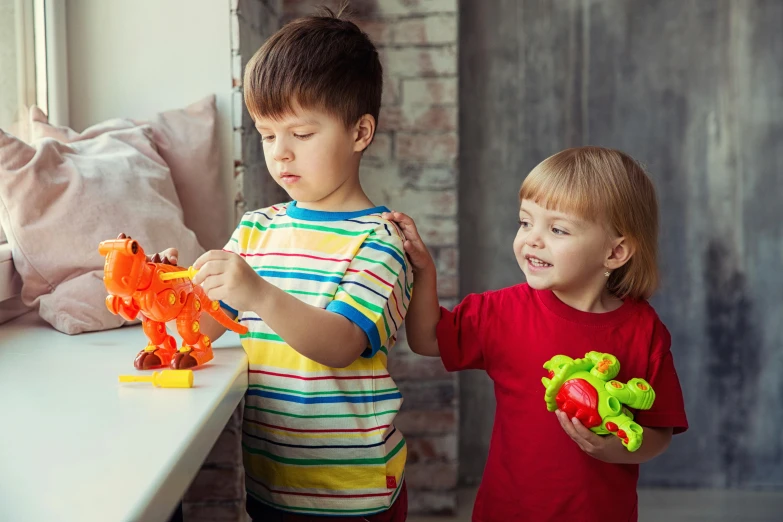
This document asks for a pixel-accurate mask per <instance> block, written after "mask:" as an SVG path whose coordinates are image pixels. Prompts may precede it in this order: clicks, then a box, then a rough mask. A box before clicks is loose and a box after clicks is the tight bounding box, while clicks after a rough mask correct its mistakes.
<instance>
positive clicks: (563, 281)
mask: <svg viewBox="0 0 783 522" xmlns="http://www.w3.org/2000/svg"><path fill="white" fill-rule="evenodd" d="M519 221H520V225H519V231H518V232H517V236H516V238H515V239H514V255H515V256H516V258H517V262H518V263H519V267H520V268H521V269H522V272H524V273H525V277H526V278H527V282H528V284H529V285H530V286H531V287H532V288H535V289H536V290H553V291H555V292H556V293H559V294H563V295H568V296H572V297H576V298H579V297H583V296H585V295H588V294H589V293H591V292H593V291H596V292H598V295H600V292H601V291H602V289H604V288H605V287H606V281H607V277H606V275H605V272H606V271H607V270H608V269H610V268H618V267H617V266H615V262H614V261H613V260H615V258H616V257H617V254H618V252H617V251H616V249H617V247H618V245H619V244H622V238H618V237H616V236H613V235H612V234H610V233H609V231H608V227H607V226H605V225H604V224H601V223H594V222H592V221H586V220H584V219H581V218H579V217H577V216H574V215H571V214H565V213H562V212H557V211H555V210H549V209H547V208H544V207H541V206H539V205H538V204H536V203H535V202H533V201H531V200H523V201H522V203H521V205H520V208H519Z"/></svg>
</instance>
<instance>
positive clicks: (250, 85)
mask: <svg viewBox="0 0 783 522" xmlns="http://www.w3.org/2000/svg"><path fill="white" fill-rule="evenodd" d="M322 10H323V14H322V15H321V16H308V17H305V18H300V19H297V20H294V21H292V22H290V23H289V24H287V25H285V26H284V27H283V28H282V29H280V30H279V31H277V32H276V33H275V34H274V35H272V37H271V38H269V40H267V41H266V42H265V43H264V45H263V46H261V48H260V49H259V50H258V51H257V52H256V54H255V55H253V57H252V58H251V59H250V61H249V62H248V64H247V66H246V67H245V77H244V91H245V104H246V105H247V108H248V110H249V111H250V115H251V116H252V117H253V118H254V119H256V118H258V117H270V118H275V119H277V118H282V117H284V116H285V115H288V114H291V113H293V108H294V107H295V105H296V104H298V105H299V106H301V107H302V108H305V109H318V110H322V111H324V112H326V113H328V114H331V115H332V116H334V117H336V118H338V119H340V120H342V121H343V122H344V123H345V125H346V127H348V126H351V125H353V124H354V123H356V122H357V121H358V120H359V118H361V117H362V116H363V115H365V114H370V115H372V116H373V117H374V118H375V122H376V126H377V124H378V113H379V112H380V107H381V93H382V91H383V69H382V67H381V62H380V60H379V58H378V51H377V49H376V48H375V46H374V45H373V43H372V42H371V41H370V38H369V37H368V36H367V34H365V33H364V32H363V31H362V30H361V29H359V27H358V26H357V25H356V24H354V23H353V22H350V21H348V20H342V19H340V16H342V13H343V11H344V8H343V9H341V10H340V11H338V12H337V13H336V14H335V13H334V12H333V11H331V10H329V9H327V8H322Z"/></svg>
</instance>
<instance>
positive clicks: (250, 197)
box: [184, 0, 458, 522]
mask: <svg viewBox="0 0 783 522" xmlns="http://www.w3.org/2000/svg"><path fill="white" fill-rule="evenodd" d="M341 3H342V2H341V1H339V0H232V10H233V12H234V13H235V17H234V18H235V20H234V24H233V28H232V36H233V38H234V47H235V50H234V63H235V66H234V82H235V87H236V100H235V109H234V110H235V112H236V118H235V145H234V149H235V165H236V172H235V174H236V187H237V198H236V201H237V217H239V216H241V215H242V213H243V212H244V211H245V210H246V209H250V208H258V207H262V206H265V205H269V204H273V203H277V202H280V201H285V200H286V199H287V198H286V195H285V193H284V192H282V189H280V188H279V187H278V186H277V184H276V183H274V181H272V180H271V178H270V177H269V174H268V172H267V170H266V167H265V164H264V157H263V152H262V150H261V148H260V143H259V140H258V136H257V133H256V131H255V129H254V128H253V125H252V121H251V120H250V117H249V115H248V114H247V111H246V110H244V107H243V104H242V100H241V95H242V93H241V73H242V70H243V68H244V65H245V64H246V63H247V60H249V59H250V57H251V56H252V55H253V53H254V52H255V51H256V49H258V48H259V47H260V46H261V44H262V43H263V41H264V40H265V39H266V38H267V37H268V36H269V35H271V34H272V33H273V32H274V31H275V30H276V29H277V28H278V27H279V26H280V25H281V24H282V23H285V22H287V21H289V20H291V19H293V18H297V17H299V16H303V15H308V14H312V13H313V10H314V7H315V6H319V5H327V6H329V7H332V8H334V9H337V8H338V6H339V4H341ZM351 9H352V11H353V13H354V17H353V18H354V20H355V21H356V22H357V23H358V24H359V25H360V26H361V27H362V29H364V30H365V31H366V32H367V33H368V34H369V35H370V37H371V38H372V39H373V41H374V42H375V44H376V45H377V46H378V49H379V52H380V55H381V61H382V63H383V67H384V73H385V78H384V97H383V106H382V108H381V115H380V123H379V126H378V132H377V134H376V138H375V141H374V142H373V144H372V145H371V146H370V148H369V149H368V151H367V153H366V154H365V157H364V159H363V161H362V167H361V176H362V183H363V185H364V187H365V188H366V190H367V191H368V193H369V196H370V198H371V199H372V200H373V201H374V202H375V203H376V204H383V205H387V206H389V207H390V208H393V209H395V210H400V211H402V212H406V213H408V214H410V215H411V216H413V218H414V219H416V221H417V224H418V226H419V230H420V231H421V233H422V236H423V237H424V239H425V241H426V242H427V245H428V246H429V247H430V250H431V252H432V254H433V256H434V257H435V261H436V263H437V266H438V273H439V288H438V291H439V294H440V297H441V301H442V302H443V303H444V304H446V305H447V306H451V305H452V304H454V302H455V301H456V298H457V292H458V288H457V287H458V284H457V282H458V273H457V264H458V253H457V146H458V141H457V140H458V135H457V130H458V128H457V125H458V118H457V116H458V112H457V0H353V1H352V2H351ZM389 371H390V372H391V374H392V376H393V377H394V378H395V380H396V381H397V383H398V385H399V387H400V389H401V391H402V393H403V397H404V404H403V408H402V411H401V413H400V415H399V416H398V418H397V422H396V424H397V427H398V428H399V429H400V430H401V431H402V432H403V433H404V434H405V435H406V438H407V439H408V445H409V454H408V468H407V472H406V473H407V475H406V476H407V481H408V486H409V491H410V493H409V496H410V511H411V513H442V514H451V513H453V512H454V510H455V504H456V492H455V488H456V485H457V467H458V458H457V431H458V429H457V427H458V414H457V384H456V379H455V378H454V377H453V376H451V375H449V374H447V373H446V372H445V371H444V370H443V366H442V364H441V363H440V360H439V359H434V358H433V359H430V358H422V357H418V356H416V355H414V354H413V353H412V352H411V351H410V349H409V348H408V346H407V344H406V341H405V335H404V332H402V333H401V335H400V336H399V342H398V344H397V346H396V347H395V349H394V350H393V351H392V353H391V357H390V359H389ZM240 419H241V415H240V413H239V412H237V413H236V414H235V415H234V416H233V417H232V419H231V421H230V422H229V424H228V426H227V427H226V430H225V431H224V433H223V434H222V435H221V437H220V439H219V440H218V443H217V444H216V445H215V448H214V449H213V450H212V453H211V454H210V456H209V457H208V458H207V461H206V462H205V464H204V466H203V468H202V470H201V471H200V473H199V474H198V476H197V477H196V479H195V480H194V482H193V484H192V485H191V487H190V489H189V491H188V493H187V494H186V497H185V506H184V510H185V519H186V520H187V521H188V522H200V521H237V520H244V519H245V515H244V507H243V505H244V504H243V503H244V500H243V495H244V494H243V487H244V486H243V471H242V467H241V455H240V449H239V437H240V434H241V429H240Z"/></svg>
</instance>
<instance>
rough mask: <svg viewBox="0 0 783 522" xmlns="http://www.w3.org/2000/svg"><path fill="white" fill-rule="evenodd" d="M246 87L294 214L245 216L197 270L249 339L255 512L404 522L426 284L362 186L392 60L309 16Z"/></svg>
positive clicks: (286, 208) (209, 324) (275, 40)
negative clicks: (418, 302)
mask: <svg viewBox="0 0 783 522" xmlns="http://www.w3.org/2000/svg"><path fill="white" fill-rule="evenodd" d="M244 89H245V103H246V104H247V107H248V110H249V111H250V113H251V115H252V116H253V119H254V121H255V125H256V128H257V129H258V131H259V133H260V135H261V140H262V143H263V148H264V156H265V158H266V164H267V167H268V168H269V172H270V174H271V175H272V176H273V177H274V179H275V181H276V182H277V183H278V184H280V185H281V186H282V187H283V188H284V189H285V190H286V192H287V193H288V194H289V195H290V196H291V198H292V199H293V200H294V201H292V202H290V203H288V204H282V205H275V206H272V207H269V208H266V209H262V210H258V211H255V212H248V213H247V214H245V215H244V216H243V218H242V221H241V223H240V225H239V227H238V228H237V229H236V231H235V232H234V234H233V236H232V238H231V240H230V241H229V242H228V244H227V245H226V247H225V249H224V251H222V252H221V251H212V252H208V253H206V254H204V256H202V257H201V258H200V259H199V260H197V261H196V263H195V264H194V267H195V268H197V269H198V270H199V272H198V274H197V275H196V276H195V277H194V278H193V283H194V284H201V285H202V287H203V288H204V290H205V291H206V292H207V295H208V297H209V298H210V299H212V300H220V301H221V302H222V303H223V306H224V308H225V309H226V310H227V311H229V312H230V313H231V314H234V315H238V317H239V320H240V321H241V322H242V323H243V324H245V325H246V326H247V327H248V328H249V330H250V331H249V332H248V333H247V334H246V335H243V336H242V345H243V347H244V349H245V351H246V352H247V354H248V359H249V364H250V369H249V371H250V373H249V390H248V392H247V395H246V404H245V412H244V425H243V442H242V446H243V452H244V464H245V472H246V488H247V493H248V495H247V510H248V513H249V514H250V516H251V517H252V518H253V519H254V520H286V521H294V520H296V521H299V520H311V519H313V518H318V519H321V517H323V516H329V517H332V520H342V519H348V520H370V521H396V520H405V517H406V512H407V496H406V490H405V484H404V474H403V471H404V467H405V458H406V453H407V451H406V446H405V439H404V438H403V437H402V435H401V434H400V432H399V431H397V430H396V429H395V427H394V424H393V421H394V417H395V416H396V414H397V412H398V411H399V408H400V405H401V403H402V397H401V395H400V392H399V389H398V388H397V387H396V385H395V384H394V382H393V381H392V379H391V377H390V376H389V374H388V372H387V370H386V363H387V356H388V350H389V349H390V348H391V347H392V346H393V345H394V342H395V334H396V331H397V328H398V327H400V326H401V325H402V323H403V320H404V317H405V313H406V310H407V307H408V303H409V301H410V296H411V290H412V283H413V279H412V272H411V269H410V266H409V264H408V263H407V261H406V259H405V254H404V253H403V246H402V236H401V234H400V233H399V232H398V230H397V228H396V227H395V226H394V225H393V224H392V223H391V222H390V221H387V220H385V219H382V218H381V217H380V214H381V213H382V212H385V211H387V209H386V208H385V207H375V206H374V205H373V204H372V203H371V202H370V200H369V199H368V197H367V196H366V195H365V193H364V191H363V189H362V187H361V184H360V182H359V162H360V159H361V155H362V153H363V151H364V150H365V149H366V148H367V146H368V145H369V144H370V143H371V142H372V139H373V136H374V134H375V129H376V125H377V121H378V112H379V109H380V102H381V91H382V70H381V64H380V62H379V60H378V53H377V51H376V49H375V47H374V46H373V44H372V43H371V42H370V40H369V38H368V37H367V35H366V34H364V33H363V32H362V31H361V30H360V29H359V28H358V27H357V26H356V25H355V24H353V23H351V22H348V21H344V20H341V19H339V14H338V15H334V14H333V13H331V12H329V13H328V15H326V16H318V17H308V18H303V19H299V20H296V21H294V22H292V23H290V24H288V25H286V26H285V27H283V28H282V29H281V30H280V31H278V32H277V33H276V34H275V35H273V36H272V37H271V38H270V39H269V40H268V41H267V42H266V43H265V44H264V45H263V46H262V47H261V49H259V51H258V52H257V53H256V54H255V56H254V57H253V58H252V59H251V61H250V62H249V63H248V65H247V68H246V69H245V79H244ZM163 254H164V258H165V257H172V254H175V252H172V251H168V252H164V253H163ZM259 276H260V277H259ZM202 331H203V332H204V333H205V334H206V335H207V336H208V337H209V338H210V339H215V338H217V337H218V336H219V335H220V334H222V333H223V331H224V329H223V328H222V327H220V326H219V325H217V324H216V323H215V322H214V321H211V320H205V324H204V325H202ZM334 517H337V518H336V519H335V518H334Z"/></svg>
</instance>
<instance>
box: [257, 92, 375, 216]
mask: <svg viewBox="0 0 783 522" xmlns="http://www.w3.org/2000/svg"><path fill="white" fill-rule="evenodd" d="M255 124H256V129H258V132H259V133H260V134H261V142H262V145H263V148H264V158H265V159H266V166H267V168H268V169H269V173H270V174H271V175H272V177H273V178H274V179H275V181H276V182H277V183H278V184H279V185H280V186H281V187H283V189H285V191H286V192H287V193H288V195H289V196H291V198H292V199H295V200H297V201H298V202H299V203H302V205H301V206H302V207H303V208H309V209H313V210H341V208H340V205H341V204H342V203H344V202H345V201H347V200H349V199H350V198H351V197H352V195H353V193H354V192H355V190H356V189H357V188H359V189H360V186H359V176H358V171H359V160H360V159H361V151H362V150H363V149H364V148H365V147H366V144H364V141H363V139H362V137H361V131H360V130H359V129H354V128H350V129H349V128H346V127H345V124H344V123H343V122H342V121H341V120H339V119H337V118H335V117H334V116H332V115H330V114H327V113H325V112H322V111H319V110H312V109H303V108H301V107H298V106H296V107H295V109H294V113H293V114H289V115H286V116H284V117H283V118H281V119H279V120H275V119H272V118H264V117H262V118H258V119H256V121H255Z"/></svg>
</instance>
